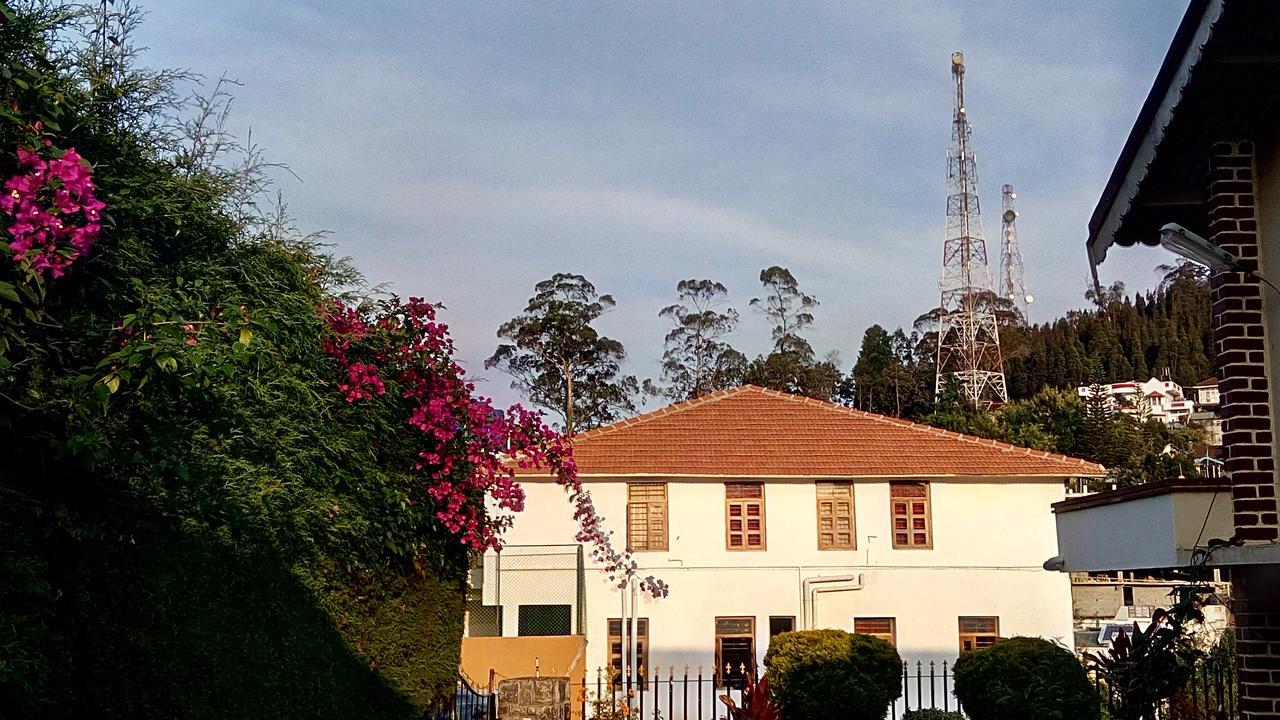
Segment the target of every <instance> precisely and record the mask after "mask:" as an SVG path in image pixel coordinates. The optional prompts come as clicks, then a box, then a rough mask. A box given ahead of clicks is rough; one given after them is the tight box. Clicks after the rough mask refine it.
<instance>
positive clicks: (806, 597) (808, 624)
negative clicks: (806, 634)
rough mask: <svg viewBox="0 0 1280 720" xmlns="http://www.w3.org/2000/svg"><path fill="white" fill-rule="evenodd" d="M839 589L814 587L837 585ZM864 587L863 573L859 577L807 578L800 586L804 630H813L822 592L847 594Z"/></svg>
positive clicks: (801, 623)
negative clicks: (816, 604) (816, 603)
mask: <svg viewBox="0 0 1280 720" xmlns="http://www.w3.org/2000/svg"><path fill="white" fill-rule="evenodd" d="M838 583H840V584H841V585H840V586H838V587H814V586H815V585H824V586H830V585H836V584H838ZM843 583H856V585H852V586H847V585H843ZM862 585H863V578H862V573H858V574H857V575H827V576H818V577H811V578H805V579H804V581H803V582H802V583H801V584H800V603H801V608H800V611H801V612H800V615H801V619H800V625H801V629H802V630H812V629H813V618H814V615H815V612H814V610H815V605H814V603H815V602H817V594H818V593H820V592H845V591H849V590H861V589H862Z"/></svg>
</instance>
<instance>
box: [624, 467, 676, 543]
mask: <svg viewBox="0 0 1280 720" xmlns="http://www.w3.org/2000/svg"><path fill="white" fill-rule="evenodd" d="M627 547H629V548H631V549H632V550H666V549H667V484H666V483H627Z"/></svg>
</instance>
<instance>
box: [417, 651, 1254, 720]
mask: <svg viewBox="0 0 1280 720" xmlns="http://www.w3.org/2000/svg"><path fill="white" fill-rule="evenodd" d="M952 673H953V668H952V666H951V664H950V663H947V662H945V661H943V662H940V663H939V662H929V663H925V662H915V663H903V664H902V694H901V696H900V697H899V698H898V699H897V700H895V701H894V702H893V704H892V706H891V707H890V710H889V714H888V716H887V720H899V719H900V718H901V717H902V716H903V715H905V714H906V713H907V712H909V711H912V710H927V709H933V710H944V711H957V712H963V709H962V708H961V707H960V701H959V700H958V699H957V698H956V696H955V691H954V676H953V674H952ZM721 677H722V676H719V675H716V674H711V673H705V672H703V671H702V670H701V669H699V670H698V671H697V672H690V671H689V669H685V670H684V671H683V672H680V673H677V672H676V669H675V668H673V667H672V668H667V669H666V671H665V672H664V671H658V672H655V673H653V674H652V675H649V674H648V673H646V674H645V677H644V680H643V682H641V681H640V679H639V678H636V679H634V680H632V681H631V682H622V681H620V680H619V679H618V678H617V677H616V676H614V677H612V678H610V676H609V675H608V673H607V672H606V671H605V670H604V669H603V668H601V669H599V670H597V671H596V679H595V681H594V682H590V681H588V682H586V683H585V684H584V683H570V685H569V688H570V692H571V697H572V698H573V703H574V704H575V705H576V706H577V709H578V711H579V712H576V713H572V714H573V716H574V717H575V718H583V720H591V718H593V717H596V716H597V715H605V716H610V717H638V718H639V720H650V719H652V720H719V718H723V717H725V716H726V715H727V714H728V713H727V712H726V710H725V706H724V704H723V702H722V701H721V700H720V698H721V697H722V696H728V697H729V698H731V699H732V700H733V701H734V702H735V703H736V704H739V705H741V703H742V691H743V686H744V685H745V674H740V675H738V676H737V678H736V679H733V680H729V681H727V682H722V681H721V679H720V678H721ZM1095 684H1096V687H1097V688H1098V697H1099V701H1100V702H1101V703H1102V705H1103V707H1104V709H1105V710H1107V713H1106V717H1113V716H1114V714H1113V712H1112V711H1114V710H1115V708H1116V703H1117V699H1116V697H1115V696H1114V695H1113V694H1112V693H1111V692H1110V691H1109V690H1108V688H1107V687H1106V686H1105V685H1104V684H1102V683H1101V682H1099V681H1096V680H1095ZM1236 687H1237V685H1236V669H1235V665H1234V663H1233V662H1232V660H1231V659H1230V658H1227V659H1224V660H1217V659H1209V660H1206V661H1204V662H1201V663H1199V664H1198V665H1197V667H1196V670H1195V672H1194V674H1193V675H1192V677H1191V679H1190V680H1189V681H1188V682H1187V684H1186V686H1185V687H1184V688H1183V689H1182V690H1181V691H1179V692H1178V693H1177V694H1176V695H1175V696H1174V697H1173V698H1172V699H1170V700H1169V701H1167V702H1165V703H1163V704H1162V705H1161V706H1159V707H1157V708H1155V718H1156V720H1238V719H1239V717H1240V715H1239V709H1238V707H1237V695H1236ZM496 718H497V704H496V702H495V701H494V697H493V696H492V695H490V694H489V693H488V692H487V691H486V690H484V689H477V688H474V687H472V685H471V684H470V683H468V682H467V681H466V680H464V679H459V680H458V685H457V689H456V691H455V693H454V696H453V697H452V698H449V699H448V701H447V702H445V703H442V704H441V706H440V707H439V708H436V709H435V710H433V711H432V712H431V713H428V715H427V720H496ZM565 720H569V718H566V719H565Z"/></svg>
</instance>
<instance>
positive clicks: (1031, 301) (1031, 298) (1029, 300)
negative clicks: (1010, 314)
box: [1027, 293, 1036, 305]
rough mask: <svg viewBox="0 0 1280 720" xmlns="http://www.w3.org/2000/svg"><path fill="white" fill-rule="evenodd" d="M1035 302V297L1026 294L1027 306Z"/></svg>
mask: <svg viewBox="0 0 1280 720" xmlns="http://www.w3.org/2000/svg"><path fill="white" fill-rule="evenodd" d="M1035 301H1036V298H1035V296H1034V295H1032V294H1031V293H1027V304H1028V305H1030V304H1031V303H1033V302H1035Z"/></svg>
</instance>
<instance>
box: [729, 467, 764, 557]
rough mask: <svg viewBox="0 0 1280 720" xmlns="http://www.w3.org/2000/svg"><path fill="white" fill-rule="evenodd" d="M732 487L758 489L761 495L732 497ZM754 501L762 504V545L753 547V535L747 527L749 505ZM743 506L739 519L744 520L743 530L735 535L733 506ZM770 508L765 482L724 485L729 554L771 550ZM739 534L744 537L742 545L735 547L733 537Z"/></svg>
mask: <svg viewBox="0 0 1280 720" xmlns="http://www.w3.org/2000/svg"><path fill="white" fill-rule="evenodd" d="M731 487H758V488H760V495H759V496H758V497H730V490H729V488H731ZM753 501H757V502H759V504H760V544H759V545H751V543H750V535H752V534H753V533H752V532H751V531H750V529H749V528H748V527H747V525H746V523H747V522H748V514H749V513H748V512H747V505H748V504H750V503H751V502H753ZM734 505H741V507H742V513H741V514H740V515H738V517H739V518H740V519H741V520H742V522H743V525H742V530H739V531H737V532H736V533H735V531H734V530H733V518H734V515H733V510H732V508H733V506H734ZM767 517H768V506H767V505H766V504H765V489H764V483H763V482H726V483H725V484H724V548H725V550H727V551H729V552H761V551H764V550H768V549H769V534H768V522H767V520H766V518H767ZM735 534H739V535H741V536H742V545H740V546H737V547H735V546H734V545H733V536H734V535H735Z"/></svg>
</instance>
